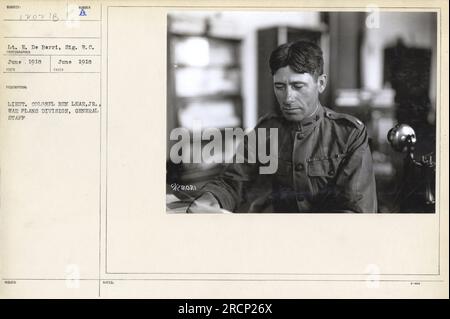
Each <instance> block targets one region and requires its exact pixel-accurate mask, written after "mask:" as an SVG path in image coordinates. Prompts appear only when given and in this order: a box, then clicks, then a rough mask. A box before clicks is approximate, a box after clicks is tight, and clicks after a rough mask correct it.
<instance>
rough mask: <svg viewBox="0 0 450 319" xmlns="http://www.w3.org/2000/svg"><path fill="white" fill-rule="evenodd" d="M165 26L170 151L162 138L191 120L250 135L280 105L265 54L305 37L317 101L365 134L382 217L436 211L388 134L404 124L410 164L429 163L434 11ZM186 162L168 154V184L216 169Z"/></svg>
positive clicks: (205, 17) (176, 21)
mask: <svg viewBox="0 0 450 319" xmlns="http://www.w3.org/2000/svg"><path fill="white" fill-rule="evenodd" d="M167 22H168V32H167V53H168V54H167V75H168V77H167V80H168V82H167V130H168V131H167V133H168V135H167V154H169V150H170V147H171V146H172V145H173V144H174V143H175V142H176V141H170V140H169V134H170V131H171V130H172V129H173V128H176V127H185V128H187V129H189V130H191V131H192V130H193V129H194V127H193V123H194V121H195V120H198V121H201V123H202V126H203V128H205V127H216V128H220V129H223V128H225V127H242V128H253V127H254V126H255V125H256V123H257V120H258V118H259V117H261V116H262V115H264V114H265V113H267V112H270V111H271V110H272V109H275V108H278V105H277V103H276V100H275V96H274V93H273V87H272V76H271V74H270V70H269V67H268V59H269V56H270V53H271V52H272V51H273V50H274V49H275V48H276V47H277V46H278V45H280V44H283V43H286V42H290V41H295V40H308V41H311V42H314V43H317V44H319V45H320V46H321V48H322V50H323V53H324V62H325V68H324V71H325V73H327V74H328V79H329V81H328V86H327V89H326V91H325V92H324V93H323V94H322V96H321V102H322V104H323V105H324V106H327V107H329V108H331V109H334V110H335V111H337V112H344V113H348V114H351V115H354V116H356V117H357V118H359V119H360V120H361V121H363V122H364V123H365V125H366V126H367V128H368V132H369V136H370V147H371V150H372V155H373V160H374V170H375V176H376V181H377V191H378V201H379V210H380V212H385V213H387V212H397V211H399V210H401V211H404V212H416V211H421V212H422V211H423V212H433V211H434V206H430V205H426V204H424V200H423V196H424V191H423V188H424V187H423V186H424V185H422V184H423V172H421V171H420V170H415V169H410V170H409V171H408V174H407V175H408V176H406V175H405V172H404V169H405V163H404V158H405V154H402V153H396V152H395V151H393V150H392V148H391V147H390V145H389V143H388V141H387V139H386V136H387V133H388V131H389V129H390V128H392V127H393V126H394V125H395V124H396V123H407V124H408V125H410V126H411V127H413V129H414V130H415V132H416V135H417V144H416V147H415V151H414V155H415V157H416V158H421V157H422V156H428V157H429V156H431V157H432V158H433V159H435V157H434V152H435V148H436V125H435V121H436V76H437V73H436V72H437V66H436V65H437V61H436V48H437V17H436V13H433V12H376V11H375V12H273V11H270V12H269V11H260V12H255V11H252V12H245V11H227V12H217V11H208V12H198V11H196V12H192V11H180V12H173V13H171V14H169V15H168V21H167ZM193 142H194V141H192V139H191V141H190V142H189V144H192V143H193ZM207 142H208V141H202V143H203V144H205V143H207ZM223 143H224V144H226V143H232V141H227V140H223ZM187 146H188V147H189V145H187ZM216 156H217V154H216ZM220 156H222V157H224V158H226V157H231V156H232V152H228V154H226V153H225V154H220ZM184 161H185V163H180V164H174V163H172V162H171V161H170V160H169V156H168V155H167V184H168V185H170V184H171V183H178V184H190V185H196V186H198V187H201V186H202V185H203V184H204V183H205V182H206V181H208V180H209V179H211V178H213V177H214V176H216V175H217V174H219V173H220V171H221V170H222V168H223V165H220V164H206V163H196V164H192V163H187V162H189V159H187V158H186V159H185V160H184ZM405 183H406V184H408V185H409V186H408V187H407V188H405V186H403V189H402V192H403V193H402V195H401V197H402V198H403V199H404V200H403V204H399V200H398V198H396V197H398V192H399V189H400V187H401V186H402V184H403V185H404V184H405ZM433 185H434V184H433ZM168 192H170V188H169V187H168ZM256 193H257V192H256ZM251 197H252V196H250V200H252V199H251ZM243 207H244V208H243V210H245V207H248V203H247V206H245V204H244V206H243Z"/></svg>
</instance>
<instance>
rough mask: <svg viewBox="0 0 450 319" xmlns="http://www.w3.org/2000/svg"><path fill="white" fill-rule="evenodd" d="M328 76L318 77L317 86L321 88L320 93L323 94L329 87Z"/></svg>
mask: <svg viewBox="0 0 450 319" xmlns="http://www.w3.org/2000/svg"><path fill="white" fill-rule="evenodd" d="M327 79H328V78H327V75H326V74H322V75H319V76H318V77H317V86H318V88H319V93H322V92H323V91H325V88H326V87H327Z"/></svg>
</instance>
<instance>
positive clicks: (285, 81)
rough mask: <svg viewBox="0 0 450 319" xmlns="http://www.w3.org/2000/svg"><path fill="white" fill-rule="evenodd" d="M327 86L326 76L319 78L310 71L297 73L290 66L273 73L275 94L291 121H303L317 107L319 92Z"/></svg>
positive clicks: (286, 116)
mask: <svg viewBox="0 0 450 319" xmlns="http://www.w3.org/2000/svg"><path fill="white" fill-rule="evenodd" d="M325 86H326V76H325V75H320V76H319V77H318V78H317V79H315V78H314V76H312V75H311V74H309V73H296V72H295V71H293V70H292V69H291V68H290V67H289V66H285V67H283V68H280V69H278V71H277V72H276V73H275V74H274V75H273V87H274V91H275V96H276V97H277V101H278V103H279V104H280V109H281V113H282V114H283V116H284V117H285V118H286V119H288V120H290V121H301V120H303V119H305V118H307V117H309V116H311V115H312V114H313V113H314V112H315V110H316V109H317V105H318V103H319V93H322V92H323V90H324V89H325Z"/></svg>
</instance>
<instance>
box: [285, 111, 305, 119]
mask: <svg viewBox="0 0 450 319" xmlns="http://www.w3.org/2000/svg"><path fill="white" fill-rule="evenodd" d="M281 112H282V113H283V116H284V118H285V119H286V120H288V121H292V122H299V121H301V120H303V119H304V118H305V117H304V116H303V114H298V113H286V112H283V111H281Z"/></svg>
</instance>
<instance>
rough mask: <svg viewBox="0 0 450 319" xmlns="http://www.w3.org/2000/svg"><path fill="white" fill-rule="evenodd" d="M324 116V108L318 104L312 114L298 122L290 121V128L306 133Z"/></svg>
mask: <svg viewBox="0 0 450 319" xmlns="http://www.w3.org/2000/svg"><path fill="white" fill-rule="evenodd" d="M323 116H324V109H323V106H322V105H320V104H319V105H318V107H317V110H316V112H314V114H313V115H311V116H309V117H307V118H305V119H303V120H301V121H299V122H291V128H292V129H293V130H294V131H301V132H304V133H308V132H310V131H312V130H313V129H314V128H315V127H316V126H317V124H319V123H320V122H321V121H322V119H323Z"/></svg>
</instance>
